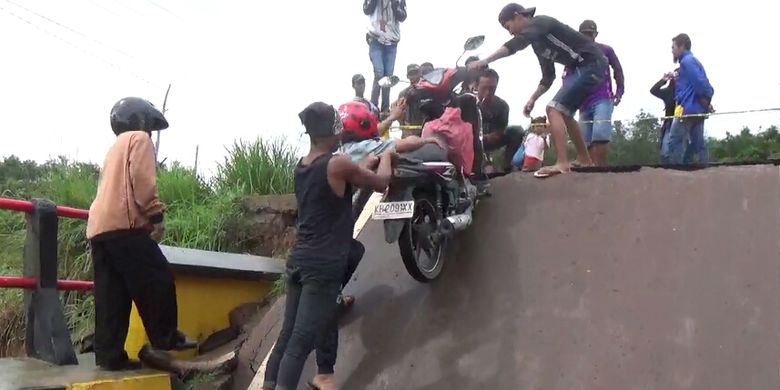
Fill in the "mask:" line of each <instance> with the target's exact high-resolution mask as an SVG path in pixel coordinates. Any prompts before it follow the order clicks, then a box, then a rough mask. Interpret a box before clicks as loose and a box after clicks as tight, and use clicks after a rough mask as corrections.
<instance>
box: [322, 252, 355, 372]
mask: <svg viewBox="0 0 780 390" xmlns="http://www.w3.org/2000/svg"><path fill="white" fill-rule="evenodd" d="M365 253H366V247H365V246H363V244H362V243H361V242H360V241H358V240H352V246H351V247H350V248H349V256H348V257H347V272H346V273H345V274H344V279H343V280H342V281H341V288H342V289H343V288H344V286H346V285H347V283H349V280H350V279H352V275H353V274H354V273H355V270H357V267H358V265H360V260H361V259H363V254H365ZM315 347H316V352H317V373H319V374H333V367H334V366H335V365H336V356H337V352H338V347H339V323H338V316H334V317H333V320H332V321H331V322H330V325H328V329H327V331H326V333H325V336H324V339H323V340H322V343H320V344H316V345H315Z"/></svg>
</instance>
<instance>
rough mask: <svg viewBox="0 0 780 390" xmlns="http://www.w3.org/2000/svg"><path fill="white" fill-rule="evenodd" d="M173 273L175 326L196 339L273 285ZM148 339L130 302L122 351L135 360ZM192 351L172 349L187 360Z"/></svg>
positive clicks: (225, 322) (220, 325)
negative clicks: (176, 324) (174, 282)
mask: <svg viewBox="0 0 780 390" xmlns="http://www.w3.org/2000/svg"><path fill="white" fill-rule="evenodd" d="M174 275H175V278H176V302H177V305H178V312H179V316H178V317H179V329H180V330H181V331H182V332H184V333H186V334H187V336H189V337H192V338H195V339H197V340H198V342H203V341H204V340H205V339H206V338H207V337H208V336H210V335H211V334H212V333H214V332H216V331H218V330H222V329H225V328H227V327H228V326H230V320H229V318H228V315H229V314H230V311H232V310H233V309H235V308H236V307H237V306H239V305H241V304H244V303H248V302H258V301H260V300H261V299H262V298H264V297H265V296H266V295H267V294H268V293H269V292H270V291H271V288H272V287H273V283H272V282H270V281H267V280H237V279H229V278H224V277H205V276H193V275H180V274H176V272H174ZM148 342H149V341H148V338H147V337H146V330H145V329H144V326H143V323H141V318H140V317H139V316H138V311H137V309H136V307H135V305H133V311H132V314H131V315H130V327H129V332H128V335H127V340H126V341H125V350H127V354H128V355H129V356H130V358H132V359H135V358H137V357H138V351H140V350H141V347H142V346H143V345H144V344H146V343H148ZM195 352H196V351H195V350H189V351H183V352H174V353H173V355H174V356H175V357H177V358H179V359H190V358H192V357H194V356H195ZM144 390H147V389H144Z"/></svg>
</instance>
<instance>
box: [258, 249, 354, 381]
mask: <svg viewBox="0 0 780 390" xmlns="http://www.w3.org/2000/svg"><path fill="white" fill-rule="evenodd" d="M342 271H343V268H342ZM329 276H330V275H324V274H323V273H321V272H318V271H317V270H313V269H307V268H302V267H298V266H295V265H290V264H288V265H287V302H286V305H285V309H284V323H283V324H282V330H281V332H280V333H279V339H278V340H277V341H276V345H275V346H274V349H273V351H271V356H270V357H269V358H268V364H267V366H266V370H265V379H264V381H263V388H264V389H276V390H295V389H297V388H298V381H299V380H300V379H301V372H302V371H303V366H304V364H305V363H306V358H307V357H308V356H309V353H311V351H312V350H313V349H314V346H315V344H316V345H322V343H323V340H324V339H325V337H326V334H327V333H328V332H329V331H330V329H331V324H332V322H333V321H334V318H335V316H336V311H337V308H338V304H337V303H336V300H337V298H338V295H339V291H340V289H341V279H342V277H343V273H342V276H336V277H329Z"/></svg>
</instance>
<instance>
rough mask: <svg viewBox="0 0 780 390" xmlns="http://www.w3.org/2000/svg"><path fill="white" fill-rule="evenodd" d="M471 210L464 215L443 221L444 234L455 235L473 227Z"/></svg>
mask: <svg viewBox="0 0 780 390" xmlns="http://www.w3.org/2000/svg"><path fill="white" fill-rule="evenodd" d="M471 221H472V218H471V209H469V210H467V211H466V212H465V213H463V214H456V215H452V216H449V217H447V218H445V219H444V221H442V224H441V226H442V232H443V233H444V234H453V233H455V232H459V231H462V230H465V229H466V228H467V227H469V226H470V225H471Z"/></svg>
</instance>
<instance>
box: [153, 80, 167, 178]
mask: <svg viewBox="0 0 780 390" xmlns="http://www.w3.org/2000/svg"><path fill="white" fill-rule="evenodd" d="M169 92H171V84H168V89H167V90H165V99H164V100H163V105H162V114H163V116H165V112H166V111H167V109H166V108H165V107H166V106H167V105H168V93H169ZM159 153H160V130H157V141H156V142H155V143H154V162H155V163H157V162H158V161H159V160H158V159H157V156H158V155H159Z"/></svg>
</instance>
